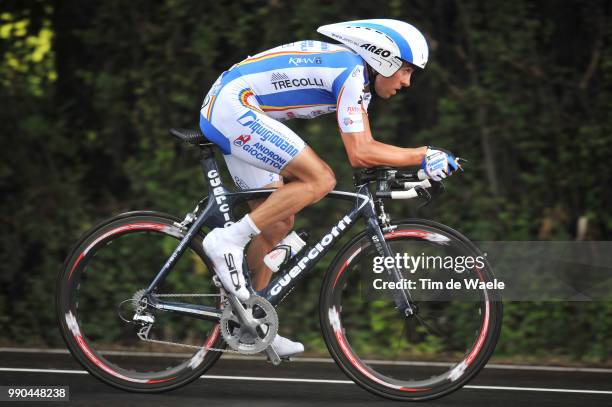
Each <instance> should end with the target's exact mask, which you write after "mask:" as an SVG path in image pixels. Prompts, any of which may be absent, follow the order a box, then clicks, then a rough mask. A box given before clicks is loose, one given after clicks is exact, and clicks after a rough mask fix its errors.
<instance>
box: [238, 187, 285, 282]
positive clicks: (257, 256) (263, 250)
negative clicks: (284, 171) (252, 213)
mask: <svg viewBox="0 0 612 407" xmlns="http://www.w3.org/2000/svg"><path fill="white" fill-rule="evenodd" d="M281 186H283V182H282V181H278V182H273V183H271V184H268V185H265V186H264V188H279V187H281ZM264 202H265V199H258V200H254V201H249V206H250V207H251V210H255V209H256V208H257V207H258V206H260V205H261V204H263V203H264ZM293 220H294V216H290V217H289V218H287V219H282V220H280V221H278V222H276V223H273V224H271V225H269V226H266V227H265V228H264V229H261V233H260V234H259V235H257V236H255V237H254V238H253V239H252V240H251V243H250V244H249V248H248V250H247V262H248V263H249V270H251V283H252V284H253V288H255V289H256V290H261V289H263V288H265V287H266V286H267V285H268V283H269V282H270V278H271V277H272V271H271V270H270V269H269V268H268V267H267V266H266V264H265V263H264V261H263V258H264V256H265V255H266V254H267V253H269V252H270V250H272V248H273V247H274V246H275V245H276V244H277V243H278V242H280V241H281V239H282V238H284V237H285V236H287V234H288V233H289V232H290V231H291V229H293Z"/></svg>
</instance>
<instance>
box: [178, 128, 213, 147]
mask: <svg viewBox="0 0 612 407" xmlns="http://www.w3.org/2000/svg"><path fill="white" fill-rule="evenodd" d="M170 134H172V135H173V136H174V137H176V138H177V139H179V140H182V141H184V142H186V143H189V144H192V145H194V146H206V145H214V143H213V142H212V141H210V140H208V139H207V138H206V136H205V135H204V134H203V133H202V132H201V131H200V130H194V129H170Z"/></svg>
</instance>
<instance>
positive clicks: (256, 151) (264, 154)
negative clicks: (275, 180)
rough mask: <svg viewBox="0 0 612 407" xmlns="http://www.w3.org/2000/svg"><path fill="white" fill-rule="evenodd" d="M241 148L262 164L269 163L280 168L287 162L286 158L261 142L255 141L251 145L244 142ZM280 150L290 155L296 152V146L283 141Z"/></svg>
mask: <svg viewBox="0 0 612 407" xmlns="http://www.w3.org/2000/svg"><path fill="white" fill-rule="evenodd" d="M283 148H284V149H283ZM242 149H243V150H244V151H246V152H247V153H249V154H250V155H251V156H253V157H255V158H256V159H258V160H259V161H261V162H263V163H264V164H267V165H270V166H272V167H274V168H277V169H281V168H283V166H284V165H285V164H287V160H286V159H284V158H283V157H281V156H280V155H279V154H276V153H275V152H274V151H272V150H271V149H269V148H268V147H266V146H264V145H263V144H262V143H255V144H253V145H250V144H245V145H244V146H242ZM281 150H283V151H285V152H287V153H288V154H289V155H290V156H292V157H293V156H295V155H296V154H297V152H298V150H297V148H295V147H293V146H292V145H290V144H289V143H287V142H284V143H283V146H282V147H281Z"/></svg>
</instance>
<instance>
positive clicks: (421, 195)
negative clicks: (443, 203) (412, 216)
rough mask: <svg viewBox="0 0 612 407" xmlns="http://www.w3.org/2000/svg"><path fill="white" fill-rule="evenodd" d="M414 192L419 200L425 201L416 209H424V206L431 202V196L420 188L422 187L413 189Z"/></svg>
mask: <svg viewBox="0 0 612 407" xmlns="http://www.w3.org/2000/svg"><path fill="white" fill-rule="evenodd" d="M414 190H415V191H416V193H417V196H418V197H419V198H423V199H425V202H424V203H422V204H421V205H419V206H418V207H417V209H420V208H422V207H424V206H427V205H429V203H430V202H431V200H432V199H433V198H432V196H431V194H430V193H429V191H428V190H427V189H425V188H423V187H422V186H420V185H418V186H416V187H414Z"/></svg>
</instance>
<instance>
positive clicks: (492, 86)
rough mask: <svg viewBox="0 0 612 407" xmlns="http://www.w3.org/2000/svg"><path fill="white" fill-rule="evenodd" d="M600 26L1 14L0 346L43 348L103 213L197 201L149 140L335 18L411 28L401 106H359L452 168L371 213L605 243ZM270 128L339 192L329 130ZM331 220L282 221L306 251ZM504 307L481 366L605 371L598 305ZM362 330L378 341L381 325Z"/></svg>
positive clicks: (195, 176)
mask: <svg viewBox="0 0 612 407" xmlns="http://www.w3.org/2000/svg"><path fill="white" fill-rule="evenodd" d="M606 7H608V9H607V10H606ZM609 13H610V12H609V6H607V5H606V2H603V1H593V2H565V3H558V2H552V1H542V2H537V3H534V2H530V1H527V0H517V1H513V2H507V1H501V0H495V1H489V2H479V1H452V2H451V1H442V0H441V1H429V0H414V1H409V2H404V1H391V2H387V3H376V4H375V3H368V2H354V1H347V0H341V1H336V2H329V1H314V0H303V1H300V2H281V1H278V0H269V1H255V0H245V1H240V2H238V1H229V2H197V1H186V0H165V1H159V2H148V1H140V0H138V1H131V2H125V1H118V0H110V1H105V2H93V3H92V2H90V3H88V5H87V7H86V8H83V7H82V3H81V2H77V1H74V0H72V1H63V2H51V1H48V0H38V1H32V2H4V3H3V5H2V6H1V7H0V59H1V60H2V64H1V65H0V105H1V106H2V109H0V126H1V128H2V147H3V148H2V150H1V151H2V153H1V154H2V156H1V160H0V189H1V190H2V204H1V205H2V217H1V221H2V230H3V234H2V236H1V237H0V239H1V240H0V242H1V244H0V264H2V273H0V330H1V331H2V334H1V336H0V342H19V343H21V344H29V343H32V344H34V343H44V344H47V345H53V346H57V345H59V344H60V340H59V335H58V333H57V331H56V329H55V322H54V316H53V307H52V303H53V291H54V280H55V276H56V274H57V272H58V271H59V270H60V269H61V266H62V261H63V259H64V258H65V257H66V255H67V254H68V253H69V250H70V248H71V245H72V244H73V242H75V241H76V240H77V238H78V236H79V235H80V234H81V233H83V232H84V231H85V230H87V229H88V228H89V227H90V226H91V225H92V224H93V223H94V222H96V221H98V220H99V219H102V218H105V217H108V216H110V215H111V214H115V213H117V212H121V211H125V210H134V209H145V208H151V209H157V210H162V211H167V212H170V213H174V214H177V215H180V214H184V213H186V212H187V211H188V210H191V209H192V207H193V206H194V205H195V203H196V202H197V201H198V200H199V199H200V198H201V196H202V194H203V192H204V185H203V182H202V174H201V172H200V169H199V167H198V165H197V155H196V154H195V153H194V152H193V151H190V150H188V149H186V148H184V147H183V146H179V145H177V143H176V142H175V141H174V140H173V139H172V138H171V137H169V135H168V134H167V129H168V128H170V127H196V126H197V123H198V112H199V106H200V102H201V100H202V97H203V96H204V94H205V93H206V92H207V90H208V88H209V86H210V85H211V84H212V83H213V81H214V80H215V79H216V77H217V76H218V75H219V74H220V73H221V72H222V71H223V70H225V69H227V68H229V67H230V66H231V65H232V64H234V63H235V62H238V61H240V60H242V59H243V58H245V57H246V56H247V55H253V54H255V53H257V52H259V51H262V50H265V49H268V48H270V47H273V46H276V45H280V44H282V43H286V42H290V41H294V40H301V39H322V37H320V36H319V35H318V34H317V33H316V32H315V29H316V27H317V26H318V25H321V24H325V23H331V22H336V21H342V20H349V19H356V18H369V17H372V16H374V15H376V16H388V17H392V18H398V19H405V20H407V21H410V22H413V23H414V24H415V25H417V26H418V27H420V28H422V30H423V31H424V32H425V33H426V35H427V37H428V41H429V43H430V45H431V58H430V63H429V65H428V67H427V69H426V70H425V71H424V72H418V73H417V74H416V75H415V78H414V81H413V86H412V88H411V89H410V90H409V91H408V92H407V93H405V94H400V95H398V96H397V97H395V98H394V99H393V100H390V101H389V102H388V103H382V101H380V100H375V101H374V102H373V103H372V104H371V108H370V120H371V123H372V129H373V132H374V136H375V137H376V138H377V139H378V140H381V141H384V142H388V143H391V144H396V145H400V146H406V147H408V146H419V145H425V144H433V145H438V146H441V147H445V148H448V149H450V150H452V151H454V152H457V153H458V155H459V156H462V157H466V158H467V159H469V164H468V165H466V171H465V173H463V174H461V175H460V176H457V177H453V178H452V179H451V180H449V181H448V182H447V186H448V193H447V194H446V196H445V197H444V198H443V199H442V200H440V202H438V203H437V204H435V205H432V206H430V207H427V208H425V209H422V210H419V211H417V210H416V209H415V206H414V205H413V204H412V203H411V204H408V205H401V204H400V205H398V204H389V205H388V209H390V211H391V212H392V213H394V214H396V217H400V215H401V216H404V217H407V216H414V215H419V216H423V217H427V218H431V219H435V220H438V221H441V222H443V223H447V224H449V225H450V226H452V227H455V228H457V229H459V230H461V231H463V232H464V233H466V234H467V235H468V236H469V237H471V238H472V239H474V240H495V239H499V240H502V239H503V240H533V239H551V240H555V239H558V240H563V239H570V240H571V239H574V238H575V237H576V233H577V232H576V228H577V226H576V225H577V220H578V219H579V218H581V217H586V219H588V225H589V228H588V231H587V236H586V237H587V238H588V239H596V240H597V239H599V240H606V239H610V230H612V215H611V213H610V211H609V208H610V193H609V186H610V185H611V184H612V179H611V174H612V172H611V171H610V169H609V165H608V159H609V155H610V146H611V145H612V116H611V115H610V111H612V97H611V96H612V46H611V42H612V24H610V17H609ZM289 126H291V127H292V128H293V129H294V130H295V131H296V132H297V133H298V134H300V135H302V136H303V138H304V139H305V140H306V141H307V142H308V143H309V144H310V145H311V146H312V147H313V148H314V149H315V151H317V152H318V153H319V154H320V155H321V157H322V158H323V159H324V160H325V161H327V162H328V163H330V165H331V166H332V168H333V169H334V171H335V172H336V175H337V178H338V188H339V189H344V188H350V187H351V175H352V169H351V168H350V167H349V165H348V160H347V159H346V156H345V152H344V148H343V147H342V144H341V141H340V138H339V137H338V135H337V126H336V124H335V122H334V118H333V117H331V115H330V116H329V117H323V118H320V119H317V120H312V121H292V122H289ZM226 179H227V178H226ZM344 209H345V208H344V207H339V206H337V205H336V203H335V202H334V201H322V202H321V203H319V204H317V205H316V206H315V207H314V208H310V209H309V210H308V211H307V212H306V213H305V214H304V215H302V216H299V217H298V220H297V224H298V226H306V227H308V228H310V229H311V230H312V231H313V235H315V236H317V235H318V234H320V233H322V232H323V230H324V228H325V226H328V225H330V224H331V223H332V222H333V221H334V219H337V217H338V216H339V215H340V214H341V213H342V212H343V211H344ZM165 250H166V251H168V250H170V248H168V247H166V248H165ZM332 255H333V253H332ZM331 259H332V256H331V255H330V256H328V258H327V259H326V260H325V262H322V263H321V265H320V266H319V274H320V275H322V273H323V271H324V269H325V267H326V266H327V265H328V264H329V262H330V261H331ZM191 283H192V282H191V281H190V283H189V285H188V286H187V287H189V286H191ZM108 284H109V289H110V288H112V287H111V286H112V284H113V280H109V281H108ZM176 284H179V282H176ZM319 287H320V278H318V277H317V276H316V273H315V276H313V278H312V279H310V280H309V281H307V282H305V283H304V285H303V286H302V287H301V290H300V291H299V292H297V293H295V294H294V295H292V297H290V298H289V299H288V300H287V303H286V304H285V305H283V306H282V307H281V308H280V316H281V321H282V328H281V331H282V332H284V333H286V334H289V335H294V336H297V337H298V338H299V339H302V340H304V341H306V342H307V346H308V347H309V348H310V349H317V350H320V351H321V352H324V346H323V343H322V340H321V338H320V334H319V332H318V322H317V315H318V313H317V307H318V303H317V301H316V299H317V297H318V292H319ZM506 311H507V314H506V322H505V327H504V330H503V334H502V339H501V342H500V347H499V352H500V354H503V355H508V356H512V355H516V354H529V355H532V354H535V355H541V356H542V355H546V354H549V352H552V353H554V354H555V355H560V356H568V357H573V358H576V359H579V360H585V361H603V360H607V359H609V358H610V349H612V344H611V343H610V339H609V338H610V337H612V335H611V333H612V326H611V325H610V324H611V322H610V321H612V314H611V313H612V308H610V304H607V303H593V304H585V303H579V304H578V303H576V304H561V303H559V304H557V303H545V304H528V303H520V304H519V303H516V304H508V306H507V307H506ZM457 317H458V321H460V318H459V317H460V315H458V316H457ZM371 318H372V321H369V324H370V326H371V328H372V329H373V331H374V332H378V331H384V329H385V316H384V315H383V314H382V313H381V314H375V315H372V316H371ZM458 323H459V322H458ZM567 337H572V338H573V340H571V341H569V340H565V339H566V338H567ZM436 346H438V345H437V344H435V343H431V344H428V345H427V347H426V348H427V349H423V352H425V353H426V352H434V351H435V349H436Z"/></svg>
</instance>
